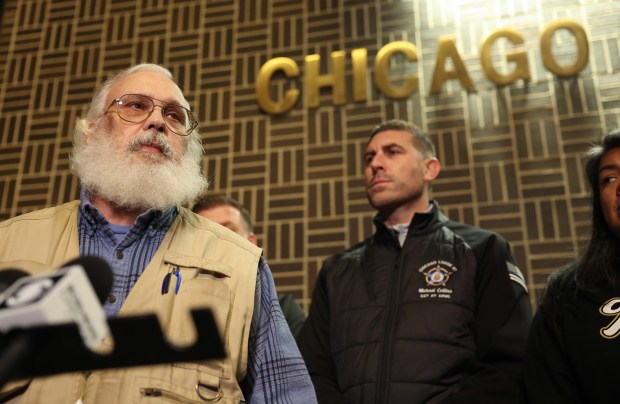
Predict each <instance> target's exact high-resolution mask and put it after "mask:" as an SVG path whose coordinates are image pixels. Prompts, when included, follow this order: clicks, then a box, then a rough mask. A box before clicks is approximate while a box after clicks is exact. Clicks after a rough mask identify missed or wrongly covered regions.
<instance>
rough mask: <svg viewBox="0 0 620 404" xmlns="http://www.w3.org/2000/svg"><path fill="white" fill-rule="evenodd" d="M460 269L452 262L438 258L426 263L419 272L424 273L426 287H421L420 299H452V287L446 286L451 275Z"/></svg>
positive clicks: (419, 291) (419, 290)
mask: <svg viewBox="0 0 620 404" xmlns="http://www.w3.org/2000/svg"><path fill="white" fill-rule="evenodd" d="M457 271H458V268H457V267H455V266H454V264H452V263H451V262H448V261H442V260H436V261H431V262H429V263H427V264H424V265H423V266H422V267H421V268H420V269H418V272H419V273H420V274H422V275H424V280H425V281H426V286H427V287H425V288H419V289H418V293H419V294H420V299H451V298H452V289H450V288H448V287H446V284H447V283H448V281H449V280H450V277H451V276H452V275H453V274H454V273H455V272H457Z"/></svg>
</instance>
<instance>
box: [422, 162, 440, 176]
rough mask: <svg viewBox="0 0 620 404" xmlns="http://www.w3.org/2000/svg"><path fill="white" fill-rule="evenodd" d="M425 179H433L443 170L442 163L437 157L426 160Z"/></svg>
mask: <svg viewBox="0 0 620 404" xmlns="http://www.w3.org/2000/svg"><path fill="white" fill-rule="evenodd" d="M424 168H425V170H424V179H425V180H426V181H433V180H434V179H435V178H437V176H438V175H439V172H440V171H441V163H440V162H439V160H437V159H436V158H435V157H429V158H427V159H426V160H424Z"/></svg>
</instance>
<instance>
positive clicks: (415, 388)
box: [298, 120, 532, 404]
mask: <svg viewBox="0 0 620 404" xmlns="http://www.w3.org/2000/svg"><path fill="white" fill-rule="evenodd" d="M435 156H436V154H435V147H434V145H433V143H432V142H431V140H430V139H429V138H428V137H427V136H426V135H425V134H424V133H422V131H421V130H420V129H419V128H417V127H415V126H414V125H411V124H409V123H407V122H404V121H399V120H393V121H387V122H384V123H382V124H381V125H379V126H377V127H376V128H375V129H374V130H373V132H372V133H371V135H370V140H369V143H368V146H367V149H366V153H365V171H364V177H365V183H366V193H367V196H368V200H369V202H370V204H371V205H372V206H373V207H374V208H375V209H376V210H377V215H376V217H375V219H374V224H375V226H376V228H377V230H376V232H375V234H373V235H372V236H371V237H370V238H368V239H366V240H364V241H363V242H361V243H360V244H358V245H356V246H353V247H352V248H350V249H349V250H347V251H344V252H342V253H340V254H337V255H335V256H332V257H330V258H329V259H327V260H326V261H325V263H324V265H323V268H322V270H321V272H320V273H319V278H318V280H317V283H316V286H315V290H314V293H313V298H312V305H311V308H310V314H309V317H308V318H307V320H306V323H305V324H304V327H303V329H302V332H301V335H300V337H299V339H298V344H299V347H300V350H301V352H302V355H303V356H304V359H305V361H306V364H307V366H308V370H309V371H310V375H311V377H312V380H313V382H314V386H315V389H316V392H317V396H318V399H319V402H320V403H342V402H350V403H390V404H397V403H428V402H446V403H447V402H453V403H468V402H472V403H473V402H476V403H510V402H515V403H517V402H519V391H520V382H521V377H520V372H521V360H522V355H523V350H524V345H525V340H526V337H527V332H528V327H529V324H530V322H531V318H532V311H531V307H530V303H529V298H528V294H527V288H526V285H525V281H524V279H523V275H522V274H521V272H520V271H519V269H518V268H517V266H516V263H515V260H514V257H513V256H512V253H511V251H510V247H509V245H508V243H507V242H506V240H504V239H503V238H502V237H500V236H499V235H497V234H495V233H492V232H489V231H486V230H482V229H479V228H475V227H472V226H469V225H465V224H461V223H456V222H453V221H450V220H449V219H448V218H447V217H445V216H444V215H443V214H442V213H441V212H440V211H439V206H438V204H437V202H436V201H432V200H430V197H429V193H430V186H431V182H432V181H433V180H434V179H435V178H436V177H437V175H438V174H439V171H440V168H441V166H440V163H439V161H438V160H437V158H436V157H435Z"/></svg>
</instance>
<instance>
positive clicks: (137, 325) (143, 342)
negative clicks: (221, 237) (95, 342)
mask: <svg viewBox="0 0 620 404" xmlns="http://www.w3.org/2000/svg"><path fill="white" fill-rule="evenodd" d="M191 314H192V318H193V320H194V325H195V326H196V331H197V332H196V334H197V338H196V341H195V342H194V344H193V345H191V346H188V347H178V346H174V345H172V344H170V342H169V341H168V340H167V339H166V337H165V336H164V334H163V332H162V329H161V326H160V324H159V320H158V319H157V317H156V316H155V315H154V314H153V315H142V316H133V317H118V318H112V319H109V320H108V325H109V327H110V331H111V334H112V337H113V339H114V348H113V350H112V352H109V353H107V352H106V353H104V354H98V353H96V352H93V351H91V350H90V349H89V348H87V347H86V346H85V345H84V343H83V340H82V337H81V336H80V332H79V330H78V327H77V325H76V324H74V323H68V324H59V325H51V326H37V327H31V328H20V329H12V330H10V331H8V332H7V333H4V334H2V333H0V388H2V386H4V384H6V383H7V382H8V381H10V380H12V379H26V378H32V377H38V376H47V375H53V374H58V373H65V372H73V371H86V370H97V369H106V368H120V367H129V366H143V365H154V364H161V363H171V362H195V361H201V360H207V359H220V358H224V357H225V356H226V353H225V351H224V344H223V343H222V339H221V337H220V335H219V332H218V330H217V326H216V324H215V320H214V318H213V313H212V312H211V310H210V309H194V310H192V312H191Z"/></svg>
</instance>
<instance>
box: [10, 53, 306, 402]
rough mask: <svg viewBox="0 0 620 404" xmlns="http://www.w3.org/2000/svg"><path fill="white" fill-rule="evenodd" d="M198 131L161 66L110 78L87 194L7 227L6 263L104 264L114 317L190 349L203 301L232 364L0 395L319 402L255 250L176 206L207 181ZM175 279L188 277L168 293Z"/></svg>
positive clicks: (85, 173)
mask: <svg viewBox="0 0 620 404" xmlns="http://www.w3.org/2000/svg"><path fill="white" fill-rule="evenodd" d="M156 109H158V111H156ZM197 127H198V122H197V120H196V119H195V118H194V115H193V113H192V112H191V111H190V106H189V103H188V102H187V100H186V99H185V97H184V96H183V92H182V91H181V89H180V88H179V86H178V85H177V84H176V83H175V81H174V79H173V77H172V74H171V73H170V72H169V71H168V70H167V69H165V68H163V67H161V66H159V65H154V64H139V65H135V66H132V67H130V68H128V69H126V70H124V71H121V72H120V73H118V74H116V75H115V76H113V77H112V78H110V79H109V80H107V81H106V82H104V83H103V84H102V85H101V86H100V87H99V88H98V89H97V90H96V91H95V93H94V96H93V99H92V102H91V104H90V106H89V108H88V111H87V113H86V115H85V116H84V117H82V118H80V119H79V120H78V121H77V123H76V127H75V133H74V138H75V140H74V149H73V153H72V156H71V161H72V167H73V170H74V172H75V174H76V175H77V177H78V178H79V180H80V184H81V197H80V200H79V201H73V202H69V203H66V204H64V205H60V206H57V207H52V208H47V209H43V210H40V211H36V212H31V213H28V214H25V215H22V216H18V217H15V218H13V219H10V220H7V221H5V222H3V223H0V268H1V267H4V268H7V267H16V268H21V269H24V270H27V271H28V272H30V273H32V274H38V273H42V272H46V271H51V270H53V269H54V268H58V267H60V266H62V264H64V263H66V262H67V261H69V260H71V259H73V258H75V257H77V256H80V255H95V256H99V257H101V258H103V259H104V260H106V261H107V262H108V263H109V265H110V266H111V268H112V270H113V273H114V283H113V288H112V291H111V293H110V295H109V296H108V298H107V301H106V302H105V304H104V310H105V312H106V314H107V315H108V316H110V317H112V316H117V315H118V316H124V315H139V314H150V313H156V314H157V315H158V318H159V320H160V323H161V324H162V327H163V328H164V332H165V334H166V336H167V337H168V338H170V339H171V340H172V341H174V342H179V341H183V342H188V341H191V340H192V336H193V335H195V330H193V322H192V321H191V317H190V315H189V313H190V310H191V309H192V308H197V307H209V308H211V309H212V310H213V313H214V317H215V320H216V323H217V324H218V328H219V330H220V332H221V334H222V337H223V340H224V342H225V349H226V353H227V356H226V358H225V359H222V360H213V361H209V362H201V363H194V364H192V363H183V364H166V365H157V366H142V367H134V368H127V369H115V370H106V371H97V372H85V373H75V374H63V375H57V376H51V377H46V378H38V379H35V380H32V381H31V382H30V384H29V385H27V386H23V385H20V386H15V385H14V384H13V385H11V386H6V387H7V388H6V389H5V395H4V397H2V396H0V398H3V399H8V398H10V397H17V398H18V401H19V402H20V403H37V402H46V403H56V402H58V403H69V402H73V403H75V402H96V403H99V402H101V403H111V402H130V401H131V402H133V401H136V400H138V401H140V400H144V401H146V402H150V401H153V400H157V397H159V399H164V398H166V399H170V400H173V401H174V400H176V401H179V402H205V401H207V402H219V403H228V402H236V403H239V402H240V401H246V402H252V403H256V402H258V403H261V402H266V403H278V402H295V403H298V402H316V398H315V395H314V390H313V387H312V384H311V382H310V379H309V376H308V373H307V370H306V368H305V365H304V362H303V359H302V358H301V355H300V353H299V351H298V349H297V347H296V345H295V342H294V340H293V337H292V335H291V333H290V331H289V329H288V326H287V323H286V321H285V320H284V317H283V315H282V312H281V309H280V306H279V305H278V300H277V296H276V291H275V286H274V283H273V278H272V276H271V272H270V269H269V267H268V265H267V263H266V261H265V260H264V259H263V258H262V257H261V250H260V249H259V248H258V247H257V246H255V245H254V244H252V243H250V242H249V241H247V240H245V239H244V238H242V237H240V236H238V235H237V234H235V233H234V232H232V231H230V230H228V229H226V228H224V227H223V226H219V225H218V224H216V223H214V222H211V221H209V220H208V219H205V218H202V217H200V216H198V215H196V214H194V213H193V212H191V211H189V210H188V209H185V208H183V207H182V206H183V205H184V204H186V203H187V202H189V201H191V200H193V199H194V198H195V197H196V196H197V195H198V194H199V193H200V192H201V191H202V190H203V189H204V188H205V187H206V185H207V181H206V179H205V178H204V176H203V175H202V173H201V162H202V156H203V148H202V144H201V138H200V135H199V133H198V130H197ZM257 268H258V269H257ZM170 273H174V274H175V275H176V277H177V278H178V279H179V280H181V282H180V283H179V284H178V287H177V288H176V289H175V288H174V287H173V288H172V289H175V290H171V291H170V292H169V293H163V292H161V289H162V283H163V282H164V280H165V279H166V277H168V278H169V277H170V275H169V274H170ZM175 282H176V280H175ZM154 354H156V353H154Z"/></svg>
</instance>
